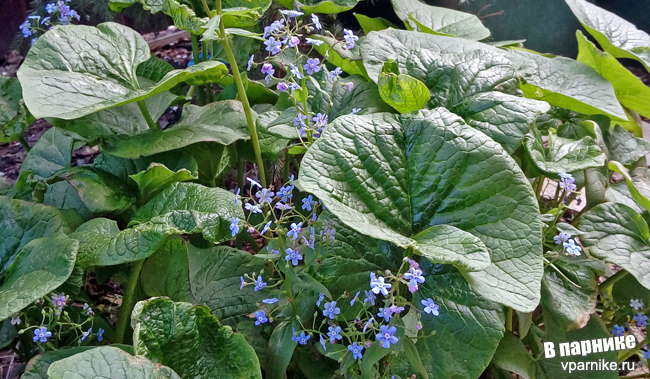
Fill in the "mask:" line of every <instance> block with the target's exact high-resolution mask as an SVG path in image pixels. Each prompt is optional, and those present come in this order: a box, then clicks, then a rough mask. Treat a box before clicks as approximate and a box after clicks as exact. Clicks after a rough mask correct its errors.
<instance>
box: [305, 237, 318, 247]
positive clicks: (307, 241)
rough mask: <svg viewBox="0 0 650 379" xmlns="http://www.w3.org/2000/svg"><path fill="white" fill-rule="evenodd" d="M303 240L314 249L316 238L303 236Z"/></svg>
mask: <svg viewBox="0 0 650 379" xmlns="http://www.w3.org/2000/svg"><path fill="white" fill-rule="evenodd" d="M302 241H303V242H304V243H305V245H307V246H309V247H310V248H312V249H315V247H314V242H316V240H315V238H313V237H312V238H310V239H307V237H305V236H302Z"/></svg>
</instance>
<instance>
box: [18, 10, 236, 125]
mask: <svg viewBox="0 0 650 379" xmlns="http://www.w3.org/2000/svg"><path fill="white" fill-rule="evenodd" d="M36 42H37V43H35V44H34V46H32V48H31V49H30V50H29V53H28V54H27V57H26V58H25V62H23V64H22V66H21V67H20V70H19V71H18V79H19V80H20V82H21V84H22V85H23V87H24V88H25V89H26V90H25V91H23V96H24V99H25V104H26V105H27V107H28V108H30V111H33V112H32V114H34V116H35V117H37V118H40V117H57V118H62V119H74V118H79V117H82V116H85V115H88V114H91V113H94V112H97V111H100V110H103V109H108V108H112V107H117V106H119V105H124V104H128V103H133V102H136V101H140V100H144V99H146V98H149V97H152V96H155V95H157V94H159V93H162V92H165V91H167V90H169V89H170V88H172V87H173V86H175V85H176V84H178V83H180V82H183V81H187V82H189V83H190V84H201V83H203V82H205V81H217V80H219V79H221V78H222V77H223V76H225V75H227V74H228V68H227V67H226V66H225V65H224V64H223V63H220V62H216V61H208V62H203V63H200V64H198V65H194V66H191V67H189V68H187V69H185V70H174V71H170V72H169V73H167V74H166V75H165V76H164V77H163V78H162V79H161V80H160V81H159V82H157V83H155V84H153V85H151V86H148V87H145V88H141V85H140V82H139V80H138V77H137V71H136V70H137V67H138V65H139V64H141V63H143V62H145V61H147V60H148V59H149V57H150V56H151V54H150V53H149V45H148V44H147V42H146V41H145V40H144V38H142V36H140V34H138V33H137V32H135V31H134V30H132V29H129V28H127V27H125V26H122V25H119V24H116V23H112V22H107V23H103V24H100V25H99V26H98V27H96V28H94V27H89V26H83V25H67V26H61V27H56V28H54V29H53V30H51V31H49V32H48V33H46V34H44V35H43V36H42V37H40V38H39V39H38V40H37V41H36Z"/></svg>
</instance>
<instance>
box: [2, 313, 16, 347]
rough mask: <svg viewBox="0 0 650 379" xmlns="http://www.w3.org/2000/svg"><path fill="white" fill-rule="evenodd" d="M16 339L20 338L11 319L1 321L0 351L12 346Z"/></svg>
mask: <svg viewBox="0 0 650 379" xmlns="http://www.w3.org/2000/svg"><path fill="white" fill-rule="evenodd" d="M16 337H18V330H16V327H15V326H14V325H13V324H12V323H11V319H10V318H8V319H6V320H4V321H0V349H4V348H5V347H7V346H9V345H11V344H12V343H13V342H14V339H15V338H16Z"/></svg>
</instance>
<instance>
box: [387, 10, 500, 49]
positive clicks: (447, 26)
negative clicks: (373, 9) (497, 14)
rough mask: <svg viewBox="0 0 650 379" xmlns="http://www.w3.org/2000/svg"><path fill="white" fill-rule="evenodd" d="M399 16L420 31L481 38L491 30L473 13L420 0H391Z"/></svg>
mask: <svg viewBox="0 0 650 379" xmlns="http://www.w3.org/2000/svg"><path fill="white" fill-rule="evenodd" d="M391 2H392V3H393V8H394V9H395V13H396V14H397V17H399V18H400V19H401V20H402V21H404V24H405V25H407V27H410V29H414V30H417V31H420V32H425V33H431V34H440V35H445V36H455V37H460V38H467V39H473V40H481V39H485V38H487V37H489V36H490V31H489V30H488V29H487V28H486V27H485V26H483V23H482V22H481V20H479V18H478V17H476V16H475V15H473V14H471V13H465V12H459V11H456V10H453V9H449V8H441V7H432V6H430V5H427V4H424V3H422V2H420V1H418V0H391Z"/></svg>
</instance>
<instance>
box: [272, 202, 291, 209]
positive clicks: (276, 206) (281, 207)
mask: <svg viewBox="0 0 650 379" xmlns="http://www.w3.org/2000/svg"><path fill="white" fill-rule="evenodd" d="M275 209H279V210H281V211H289V210H291V205H289V204H282V203H276V204H275Z"/></svg>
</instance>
